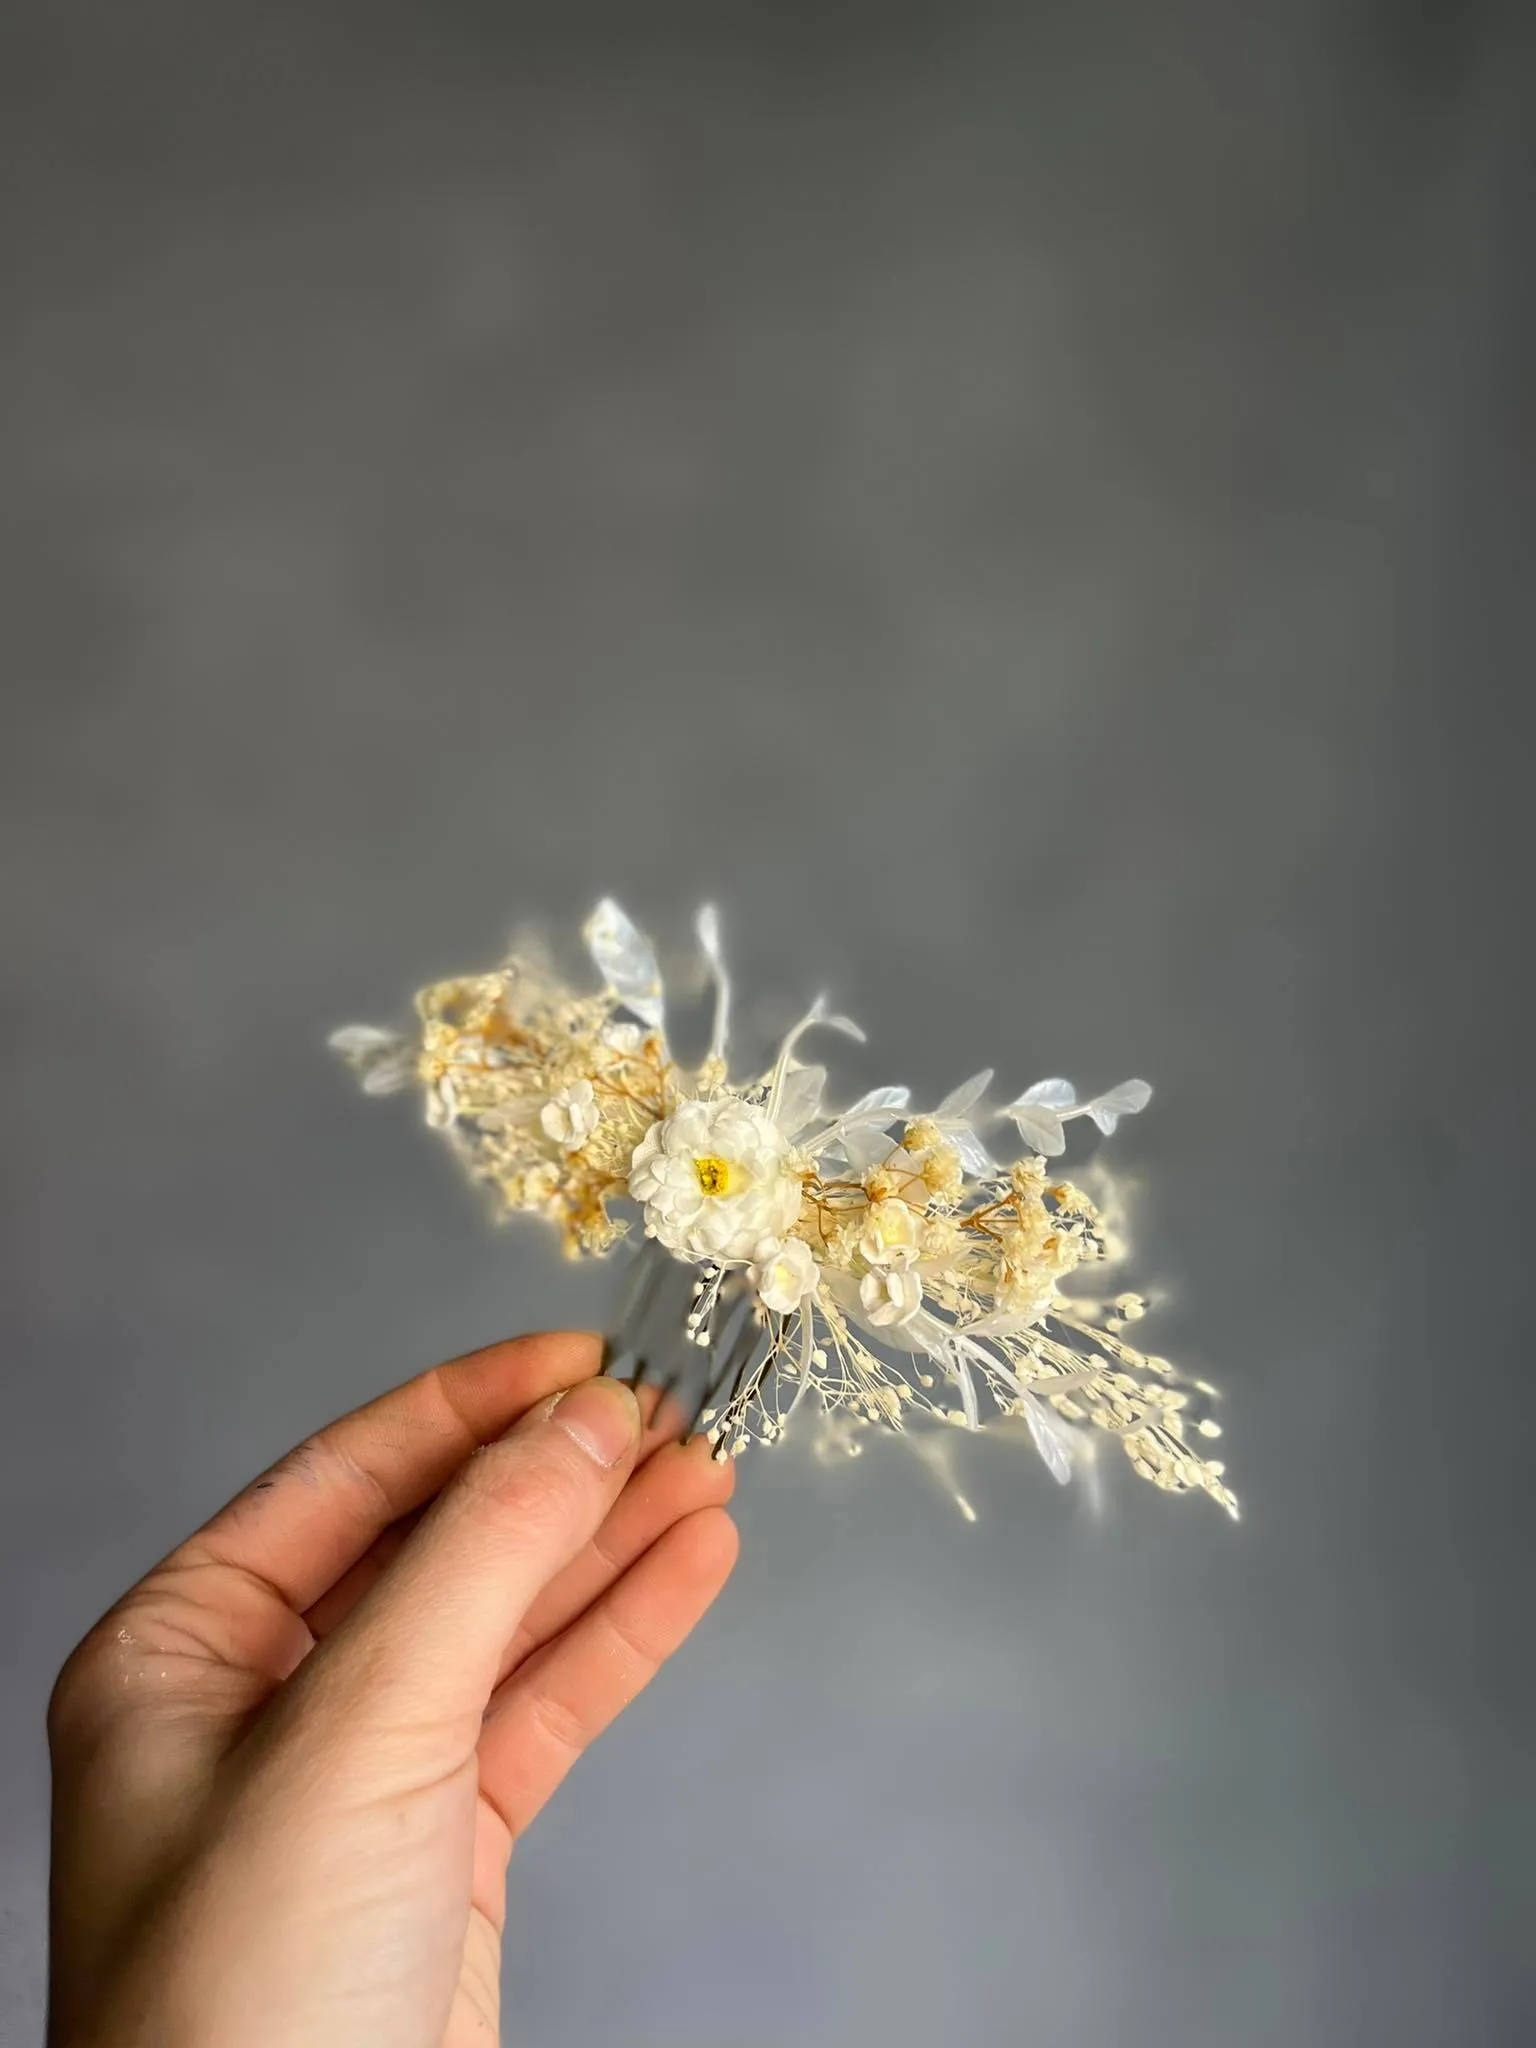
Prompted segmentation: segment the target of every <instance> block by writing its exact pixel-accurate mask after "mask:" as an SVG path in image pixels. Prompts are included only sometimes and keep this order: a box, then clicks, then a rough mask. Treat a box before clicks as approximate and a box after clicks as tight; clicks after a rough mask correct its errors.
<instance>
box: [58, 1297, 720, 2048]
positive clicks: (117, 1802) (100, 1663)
mask: <svg viewBox="0 0 1536 2048" xmlns="http://www.w3.org/2000/svg"><path fill="white" fill-rule="evenodd" d="M598 1360H599V1350H598V1345H597V1341H596V1339H593V1338H585V1337H575V1336H544V1337H523V1338H519V1339H517V1340H516V1341H515V1342H512V1343H509V1344H498V1345H493V1346H492V1347H491V1348H490V1349H489V1350H487V1351H480V1352H476V1353H474V1354H473V1355H472V1356H470V1357H467V1358H461V1359H457V1360H455V1361H454V1362H453V1363H452V1364H451V1365H443V1366H439V1367H438V1368H437V1369H436V1371H434V1372H429V1373H426V1374H424V1375H423V1377H422V1378H420V1379H417V1380H413V1381H411V1382H410V1384H409V1385H408V1386H404V1387H401V1388H399V1389H398V1390H397V1391H396V1392H394V1393H392V1394H387V1395H385V1396H384V1398H383V1399H382V1400H379V1401H375V1402H373V1403H372V1404H371V1405H370V1406H368V1407H366V1408H360V1409H358V1410H357V1411H356V1413H354V1414H352V1415H348V1416H346V1417H344V1418H343V1419H342V1420H341V1421H340V1422H336V1423H332V1424H331V1425H330V1427H329V1428H326V1429H323V1430H321V1431H320V1433H319V1435H318V1436H315V1437H314V1438H312V1439H311V1440H310V1441H309V1442H308V1443H305V1444H302V1445H301V1446H300V1447H299V1448H298V1449H297V1450H296V1451H293V1452H291V1453H290V1454H289V1455H288V1456H287V1457H286V1458H284V1459H283V1460H282V1462H281V1463H280V1464H278V1465H277V1466H276V1467H274V1468H273V1470H272V1471H271V1472H269V1473H267V1474H266V1476H265V1477H263V1478H261V1479H258V1480H256V1481H255V1482H254V1484H252V1485H251V1486H249V1487H248V1488H247V1489H246V1490H245V1492H244V1493H242V1494H241V1495H240V1496H239V1497H238V1498H237V1499H236V1500H235V1501H233V1502H232V1503H231V1505H230V1506H229V1507H227V1508H225V1509H224V1510H223V1511H222V1512H221V1513H220V1514H219V1515H217V1516H215V1518H214V1519H213V1521H211V1522H210V1523H209V1524H208V1525H207V1527H206V1528H204V1529H202V1530H201V1531H199V1533H198V1534H197V1535H195V1536H193V1537H192V1538H190V1540H189V1541H188V1542H186V1543H184V1544H183V1545H182V1546H181V1548H180V1549H179V1550H177V1551H175V1552H174V1553H173V1554H172V1555H171V1556H170V1557H169V1558H167V1559H166V1561H165V1562H164V1563H163V1564H161V1565H158V1566H157V1567H156V1568H155V1570H153V1571H152V1572H151V1573H150V1574H149V1575H148V1577H147V1578H145V1579H143V1580H141V1581H140V1583H139V1584H138V1585H137V1586H135V1587H134V1588H133V1590H132V1591H131V1592H130V1593H128V1594H126V1595H125V1596H124V1598H123V1599H122V1600H120V1601H119V1602H118V1604H117V1605H116V1606H115V1607H114V1608H113V1609H112V1611H111V1612H110V1613H109V1614H108V1615H107V1616H106V1617H105V1619H104V1620H102V1621H101V1622H99V1623H98V1624H97V1626H96V1627H95V1628H94V1629H92V1631H91V1632H90V1634H89V1635H88V1636H87V1637H86V1638H85V1640H84V1642H83V1643H82V1644H81V1645H80V1647H79V1648H78V1649H77V1650H76V1651H75V1652H74V1654H73V1655H72V1656H71V1658H70V1659H69V1662H68V1663H67V1665H66V1666H65V1668H64V1671H63V1674H62V1676H61V1677H60V1679H59V1682H58V1685H57V1686H56V1688H55V1691H54V1697H53V1702H52V1705H51V1708H50V1711H49V1740H50V1743H51V1746H52V1750H53V1758H54V1778H55V1798H54V1867H53V1898H52V1919H53V1954H52V2011H51V2024H50V2035H49V2039H50V2042H51V2044H52V2048H151V2044H152V2048H211V2044H215V2043H216V2044H217V2048H247V2044H249V2048H257V2044H259V2048H299V2044H303V2048H320V2044H324V2048H467V2044H469V2043H476V2044H481V2048H484V2044H487V2043H494V2042H495V2041H496V2040H497V2039H498V2038H499V2034H498V2006H499V1983H498V1978H499V1971H498V1965H499V1960H500V1946H501V1930H502V1923H503V1914H504V1888H505V1877H506V1869H507V1860H508V1858H509V1857H510V1855H511V1853H512V1845H513V1843H514V1842H515V1841H516V1839H517V1837H518V1836H519V1835H520V1834H521V1833H522V1831H523V1829H524V1828H526V1827H527V1825H528V1823H529V1821H530V1820H531V1819H532V1818H533V1816H534V1815H535V1814H536V1813H537V1812H538V1811H539V1808H540V1807H541V1806H542V1805H543V1804H544V1802H545V1800H546V1799H547V1798H548V1797H549V1795H550V1793H551V1792H552V1791H553V1790H554V1789H555V1787H556V1785H558V1784H559V1782H560V1780H561V1779H562V1778H563V1777H564V1776H565V1773H566V1772H567V1770H569V1768H570V1766H571V1764H572V1763H573V1762H574V1761H575V1759H576V1758H577V1757H578V1756H579V1755H580V1754H581V1752H582V1751H583V1750H584V1749H585V1748H586V1746H587V1744H588V1743H589V1742H591V1741H592V1739H593V1737H594V1736H596V1735H598V1734H599V1733H600V1732H601V1731H602V1730H603V1729H604V1728H605V1727H606V1726H607V1725H608V1723H609V1722H610V1721H611V1720H612V1719H613V1718H614V1716H615V1715H616V1714H617V1713H618V1712H619V1711H620V1709H621V1708H623V1707H624V1706H625V1705H626V1704H627V1703H628V1702H629V1701H630V1700H631V1699H633V1697H634V1696H635V1694H636V1693H637V1692H638V1691H639V1690H640V1688H641V1687H642V1686H643V1685H644V1684H645V1683H646V1681H647V1680H648V1679H649V1678H650V1677H651V1676H652V1674H653V1673H654V1672H655V1671H656V1669H657V1668H658V1666H659V1665H660V1664H661V1662H662V1661H663V1659H664V1658H666V1657H667V1656H669V1655H670V1654H671V1652H672V1651H673V1650H675V1649H676V1648H677V1646H678V1644H679V1643H681V1642H682V1640H683V1638H684V1637H685V1636H686V1635H687V1634H688V1631H689V1630H690V1629H691V1628H692V1627H693V1625H694V1623H695V1622H696V1621H697V1620H698V1619H699V1617H700V1616H701V1615H702V1614H703V1612H704V1610H705V1609H706V1608H707V1607H708V1605H709V1603H710V1601H711V1600H712V1599H713V1598H714V1596H715V1594H716V1593H717V1592H718V1591H719V1590H720V1587H721V1586H722V1585H723V1584H724V1582H725V1579H726V1577H727V1575H728V1574H729V1572H730V1569H731V1566H732V1564H733V1563H734V1561H735V1554H736V1534H735V1530H734V1528H733V1526H732V1524H731V1521H730V1519H729V1517H728V1516H727V1515H726V1514H725V1513H724V1512H723V1503H724V1502H725V1501H726V1500H727V1499H728V1498H729V1495H730V1489H731V1470H730V1467H729V1466H728V1465H726V1466H720V1465H716V1464H714V1463H713V1462H712V1461H711V1460H710V1457H709V1454H708V1452H709V1447H708V1445H707V1444H705V1443H703V1442H701V1441H698V1440H695V1441H694V1442H692V1443H688V1444H681V1443H678V1442H676V1441H673V1440H671V1432H669V1431H668V1429H667V1427H666V1424H665V1423H664V1422H663V1421H662V1419H661V1417H660V1416H659V1415H658V1413H657V1404H656V1400H655V1397H654V1395H653V1394H650V1393H642V1395H641V1400H640V1402H639V1404H637V1402H636V1400H635V1397H634V1395H633V1394H632V1393H631V1392H630V1391H629V1390H628V1389H627V1388H625V1387H623V1386H622V1385H620V1384H619V1383H617V1382H615V1381H613V1380H609V1379H601V1378H594V1377H593V1375H594V1374H595V1372H596V1369H597V1365H598ZM563 1390H569V1391H563ZM429 1504H430V1505H429Z"/></svg>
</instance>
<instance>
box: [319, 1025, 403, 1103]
mask: <svg viewBox="0 0 1536 2048" xmlns="http://www.w3.org/2000/svg"><path fill="white" fill-rule="evenodd" d="M327 1043H328V1044H329V1045H330V1047H331V1050H332V1051H333V1052H339V1053H340V1054H341V1056H342V1058H343V1059H344V1060H345V1061H346V1063H347V1065H348V1066H349V1067H350V1068H351V1069H352V1071H353V1072H354V1073H355V1074H356V1075H357V1076H358V1077H359V1079H360V1080H361V1081H362V1084H363V1093H364V1094H365V1095H394V1094H397V1093H398V1092H399V1091H400V1089H402V1088H408V1087H409V1086H410V1084H411V1083H412V1081H414V1080H415V1078H416V1047H415V1045H414V1044H413V1043H412V1042H411V1041H410V1040H409V1039H406V1038H403V1037H402V1036H401V1035H400V1033H399V1032H398V1031H381V1030H380V1029H379V1028H378V1026H377V1025H376V1024H343V1025H342V1027H341V1029H340V1030H339V1031H333V1032H332V1033H331V1035H330V1038H329V1039H328V1040H327Z"/></svg>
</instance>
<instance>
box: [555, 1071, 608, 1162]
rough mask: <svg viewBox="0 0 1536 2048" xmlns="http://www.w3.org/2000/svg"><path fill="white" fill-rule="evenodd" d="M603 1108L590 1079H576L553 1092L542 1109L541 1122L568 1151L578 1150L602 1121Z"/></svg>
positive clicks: (556, 1141) (557, 1142)
mask: <svg viewBox="0 0 1536 2048" xmlns="http://www.w3.org/2000/svg"><path fill="white" fill-rule="evenodd" d="M602 1115H603V1113H602V1111H601V1110H600V1109H599V1108H598V1106H597V1097H596V1095H595V1093H594V1092H593V1088H592V1083H591V1082H590V1081H572V1083H571V1084H570V1086H569V1087H568V1088H562V1089H560V1090H559V1091H558V1093H556V1094H554V1095H552V1096H551V1097H550V1098H549V1100H548V1102H546V1103H545V1105H544V1107H543V1108H542V1109H541V1110H540V1111H539V1123H540V1125H541V1126H542V1127H543V1131H544V1135H545V1137H546V1138H553V1139H554V1141H555V1143H556V1144H557V1145H563V1146H564V1147H565V1149H566V1151H567V1152H578V1151H580V1149H581V1147H582V1146H583V1145H585V1143H586V1142H587V1140H588V1138H590V1137H591V1135H592V1133H593V1132H594V1131H595V1130H596V1129H597V1127H598V1124H599V1123H600V1122H601V1121H602Z"/></svg>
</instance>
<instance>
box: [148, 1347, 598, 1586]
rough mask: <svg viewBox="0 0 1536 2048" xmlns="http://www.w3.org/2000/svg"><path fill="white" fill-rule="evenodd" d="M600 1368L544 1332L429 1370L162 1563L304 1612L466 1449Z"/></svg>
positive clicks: (296, 1457)
mask: <svg viewBox="0 0 1536 2048" xmlns="http://www.w3.org/2000/svg"><path fill="white" fill-rule="evenodd" d="M601 1361H602V1341H601V1339H600V1338H598V1337H595V1336H592V1335H590V1334H586V1333H578V1332H575V1331H548V1332H544V1333H541V1334H539V1335H537V1336H530V1337H514V1338H512V1339H510V1340H509V1341H507V1342H505V1343H501V1344H491V1345H488V1346H487V1347H486V1348H485V1349H484V1350H482V1351H471V1352H468V1353H466V1355H465V1356H464V1357H463V1358H455V1359H451V1360H449V1362H448V1363H447V1364H446V1365H438V1366H434V1367H433V1368H432V1370H431V1371H430V1372H424V1373H422V1374H420V1375H419V1376H418V1377H417V1378H416V1379H413V1380H408V1381H407V1382H406V1383H405V1385H404V1386H402V1387H396V1388H394V1389H393V1391H392V1392H390V1393H388V1394H383V1395H381V1396H380V1397H379V1399H378V1400H376V1401H370V1402H369V1403H368V1404H367V1405H366V1406H365V1407H362V1408H355V1409H353V1411H352V1412H351V1414H350V1415H343V1416H342V1417H341V1418H340V1419H339V1420H338V1421H336V1422H331V1423H327V1424H326V1426H325V1428H324V1429H321V1430H319V1431H317V1432H316V1434H315V1435H314V1436H312V1437H308V1438H306V1439H305V1441H304V1442H303V1443H301V1444H299V1445H298V1446H296V1448H295V1449H293V1450H291V1451H289V1452H288V1454H287V1455H286V1457H283V1458H281V1459H279V1461H278V1462H277V1464H275V1465H274V1466H273V1467H272V1468H271V1469H270V1471H267V1472H264V1473H263V1474H262V1475H261V1477H260V1478H259V1479H255V1480H253V1481H252V1482H251V1484H250V1485H249V1486H248V1487H246V1488H245V1489H244V1491H243V1492H241V1493H239V1494H237V1495H236V1497H235V1498H234V1499H233V1500H232V1501H231V1502H230V1503H229V1505H228V1507H225V1508H221V1509H220V1511H219V1513H218V1514H216V1515H215V1516H214V1518H213V1520H212V1521H211V1522H208V1523H206V1524H205V1525H204V1526H203V1527H202V1528H201V1529H199V1530H198V1532H197V1533H196V1535H194V1536H191V1537H189V1538H188V1539H187V1541H186V1542H185V1543H183V1544H182V1545H181V1546H180V1547H179V1548H178V1549H177V1550H176V1551H175V1552H173V1553H172V1555H171V1557H170V1558H169V1559H168V1560H167V1563H168V1564H171V1565H173V1566H179V1565H186V1564H210V1563H211V1564H218V1565H222V1566H224V1567H226V1568H227V1569H231V1570H234V1571H238V1572H242V1573H244V1574H246V1575H247V1576H249V1577H251V1578H254V1579H256V1580H259V1581H260V1582H261V1583H262V1584H263V1585H265V1586H267V1587H269V1588H270V1589H272V1590H273V1591H274V1592H276V1593H277V1594H278V1596H279V1597H280V1598H281V1599H282V1600H283V1601H284V1602H285V1603H286V1604H287V1605H288V1606H289V1607H291V1608H292V1609H293V1610H294V1612H295V1613H302V1612H303V1611H304V1610H305V1608H307V1607H309V1606H311V1605H312V1604H313V1603H314V1602H315V1601H316V1600H318V1599H319V1598H320V1595H321V1594H322V1593H324V1592H326V1591H327V1590H328V1588H330V1587H331V1586H333V1585H334V1584H335V1583H336V1581H337V1580H338V1579H339V1578H340V1577H341V1576H342V1574H343V1573H344V1572H346V1571H348V1570H349V1569H350V1568H351V1566H352V1565H354V1564H356V1562H357V1560H358V1559H359V1558H360V1557H362V1556H363V1554H364V1552H365V1551H367V1549H368V1548H369V1546H370V1545H371V1544H372V1543H373V1542H374V1541H375V1540H376V1539H377V1537H378V1536H379V1535H380V1534H381V1533H382V1532H383V1531H384V1530H385V1529H387V1528H388V1527H389V1525H390V1524H391V1523H392V1522H395V1521H398V1520H399V1518H400V1517H401V1516H402V1515H406V1514H409V1513H410V1512H411V1510H412V1509H413V1508H418V1507H420V1506H421V1505H422V1504H423V1502H425V1501H428V1500H430V1499H431V1498H432V1497H433V1495H434V1494H436V1493H439V1492H440V1491H441V1490H442V1488H443V1487H444V1486H445V1485H446V1484H447V1482H448V1480H449V1479H450V1478H452V1476H453V1474H454V1473H455V1472H456V1471H457V1470H458V1469H459V1467H460V1466H461V1465H462V1464H463V1463H464V1461H465V1459H466V1458H468V1457H469V1456H470V1455H471V1454H472V1453H473V1452H475V1451H476V1450H478V1449H479V1448H480V1447H481V1446H482V1445H483V1444H488V1443H492V1442H494V1441H495V1440H496V1438H498V1437H499V1436H502V1435H504V1434H505V1432H506V1431H507V1430H508V1429H509V1428H510V1427H511V1425H512V1424H513V1423H514V1422H516V1421H517V1419H518V1417H519V1416H521V1415H522V1414H524V1413H525V1412H526V1410H528V1409H530V1408H532V1407H533V1406H534V1404H535V1403H536V1402H538V1401H542V1400H547V1399H548V1397H549V1396H550V1395H551V1394H554V1393H558V1392H559V1391H560V1389H561V1388H563V1387H570V1386H574V1385H575V1383H576V1382H577V1381H578V1380H582V1379H587V1378H590V1377H591V1375H592V1374H594V1373H595V1372H596V1371H597V1369H598V1366H599V1365H600V1363H601Z"/></svg>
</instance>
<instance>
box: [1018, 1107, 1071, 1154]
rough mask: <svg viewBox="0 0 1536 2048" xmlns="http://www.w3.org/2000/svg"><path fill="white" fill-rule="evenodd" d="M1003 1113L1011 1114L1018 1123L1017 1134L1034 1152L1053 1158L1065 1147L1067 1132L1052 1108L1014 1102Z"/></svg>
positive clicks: (1063, 1150)
mask: <svg viewBox="0 0 1536 2048" xmlns="http://www.w3.org/2000/svg"><path fill="white" fill-rule="evenodd" d="M1004 1114H1005V1115H1007V1116H1011V1117H1012V1118H1013V1120H1014V1122H1015V1123H1016V1124H1017V1125H1018V1127H1019V1136H1020V1137H1021V1138H1022V1139H1023V1140H1024V1142H1025V1144H1026V1145H1029V1146H1031V1147H1032V1148H1033V1149H1034V1150H1035V1151H1036V1152H1043V1153H1044V1154H1045V1156H1046V1158H1047V1159H1054V1158H1055V1156H1056V1154H1057V1153H1058V1152H1065V1150H1066V1149H1067V1134H1066V1132H1065V1130H1064V1129H1063V1128H1062V1122H1061V1118H1060V1116H1059V1115H1058V1114H1057V1112H1056V1111H1055V1110H1054V1109H1048V1108H1046V1106H1045V1105H1044V1104H1043V1103H1041V1104H1032V1103H1024V1102H1016V1103H1014V1104H1013V1105H1012V1106H1011V1107H1010V1108H1009V1109H1007V1110H1006V1111H1005V1112H1004Z"/></svg>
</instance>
